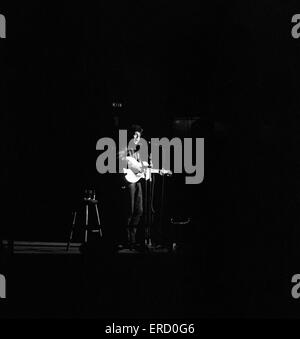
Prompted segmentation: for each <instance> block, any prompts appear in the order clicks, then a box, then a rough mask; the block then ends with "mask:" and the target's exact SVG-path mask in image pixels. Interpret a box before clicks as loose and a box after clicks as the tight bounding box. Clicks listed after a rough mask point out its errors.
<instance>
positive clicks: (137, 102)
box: [0, 0, 300, 316]
mask: <svg viewBox="0 0 300 339" xmlns="http://www.w3.org/2000/svg"><path fill="white" fill-rule="evenodd" d="M1 6H2V5H1ZM299 10H300V8H299V6H297V4H296V2H295V1H290V2H288V1H279V0H277V1H271V0H264V1H235V2H234V1H229V2H228V1H210V2H209V3H205V4H204V3H202V2H198V5H197V6H196V5H194V4H192V3H183V2H179V3H177V4H176V3H174V2H171V1H160V2H159V3H156V4H154V3H150V2H140V1H130V2H126V1H118V2H117V1H106V2H105V1H101V2H99V3H98V4H96V3H93V4H87V3H80V2H79V3H76V2H73V3H72V4H64V3H60V4H59V5H57V6H55V5H53V4H50V3H49V2H48V3H44V2H43V3H40V4H35V3H32V2H31V3H29V2H26V3H20V4H19V5H18V6H12V5H11V4H10V5H7V6H5V5H3V7H0V13H2V14H4V15H5V16H6V18H7V39H5V40H4V39H2V40H1V41H0V48H1V49H0V60H1V63H0V67H1V68H0V72H1V73H0V74H1V75H0V85H1V113H2V114H1V151H2V164H1V178H0V184H1V192H2V198H3V204H2V207H3V209H2V213H1V228H2V232H3V234H4V235H5V237H11V238H14V239H15V240H43V241H54V240H55V241H66V239H67V236H68V231H69V227H70V223H71V213H72V211H73V209H74V204H75V203H76V201H77V199H78V197H80V196H81V194H82V192H83V190H84V188H85V187H87V186H93V187H96V189H97V195H98V197H99V199H100V201H101V202H102V205H101V207H102V209H101V213H102V214H103V218H104V221H105V225H106V227H107V229H108V230H109V233H110V236H111V237H112V238H113V237H114V234H116V233H115V230H116V229H117V228H118V227H120V220H119V219H118V211H119V210H120V205H119V203H118V199H119V198H118V197H119V192H118V186H117V184H116V180H115V177H114V176H113V175H100V174H98V173H97V171H96V167H95V163H96V158H97V156H98V154H99V153H98V152H97V151H96V147H95V146H96V142H97V140H98V139H99V138H101V137H104V136H105V137H107V136H108V137H109V136H112V135H115V133H116V130H117V126H116V121H119V126H124V127H125V126H126V125H127V124H130V123H132V122H136V123H140V124H141V125H142V126H143V127H144V129H145V132H146V135H147V136H148V137H162V136H169V137H171V136H176V135H179V136H180V133H184V134H185V135H186V136H193V137H204V138H205V179H204V182H203V183H201V184H200V185H191V186H188V187H187V185H184V184H183V179H182V178H172V179H170V180H169V182H168V186H167V196H168V206H169V207H168V213H169V215H173V214H179V215H181V216H182V215H184V216H191V217H192V218H193V225H192V226H191V229H190V230H188V231H187V232H188V233H189V237H190V241H191V243H192V247H193V249H194V250H195V257H196V256H197V254H199V252H201V253H202V254H201V258H203V257H204V258H205V265H206V267H207V271H206V276H205V279H207V280H208V281H210V279H211V281H218V284H219V285H220V286H226V287H228V289H230V288H232V294H231V295H228V299H230V300H232V303H236V304H238V305H239V307H240V308H239V310H243V311H241V312H245V313H247V312H249V314H254V315H260V314H263V315H264V316H270V315H271V316H272V315H279V316H287V315H293V316H294V315H297V314H299V305H297V301H295V300H292V299H291V296H290V288H291V283H290V279H291V276H292V275H293V274H295V273H298V271H299V269H300V267H299V264H298V266H297V262H298V261H297V260H298V258H299V246H300V243H299V242H300V241H299V240H298V239H300V233H299V230H298V227H299V217H298V215H299V213H298V210H299V209H298V203H299V194H298V191H299V190H298V187H299V184H300V180H299V175H298V167H299V166H298V162H299V161H298V159H299V155H298V141H299V136H298V132H299V131H298V130H299V127H298V126H299V124H298V117H299V109H300V102H299V95H298V87H297V86H298V75H299V74H300V69H299V65H300V63H299V60H300V59H299V56H300V55H299V52H300V40H299V41H297V40H294V39H293V38H292V36H291V33H290V32H291V28H292V23H291V17H292V16H293V15H294V14H296V13H297V12H299ZM113 102H122V104H123V106H122V108H114V107H113V106H112V103H113ZM115 117H118V120H116V118H115ZM178 117H180V118H181V119H183V120H184V119H186V120H187V121H189V120H190V119H192V120H193V119H194V120H196V122H195V123H194V124H193V125H192V128H191V129H190V130H182V131H181V132H180V131H178V130H174V129H173V127H172V126H174V120H176V119H177V118H178ZM172 183H173V184H172ZM203 253H204V254H203ZM202 255H203V256H202ZM195 274H196V273H195ZM233 287H234V288H233ZM220 293H222V292H220Z"/></svg>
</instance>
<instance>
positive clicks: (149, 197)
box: [145, 142, 153, 248]
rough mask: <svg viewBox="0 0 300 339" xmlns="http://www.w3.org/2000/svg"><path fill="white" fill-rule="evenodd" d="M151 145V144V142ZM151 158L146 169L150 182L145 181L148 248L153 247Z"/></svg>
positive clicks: (146, 243) (146, 238)
mask: <svg viewBox="0 0 300 339" xmlns="http://www.w3.org/2000/svg"><path fill="white" fill-rule="evenodd" d="M149 143H150V142H149ZM150 163H151V156H148V165H149V166H148V167H147V169H146V171H147V173H146V178H147V176H148V177H149V179H148V180H146V181H145V200H146V201H145V208H146V213H145V214H146V218H145V219H146V225H145V226H146V227H145V245H146V247H147V248H149V247H152V240H151V226H152V212H151V207H152V206H151V205H152V194H153V192H152V173H151V166H150Z"/></svg>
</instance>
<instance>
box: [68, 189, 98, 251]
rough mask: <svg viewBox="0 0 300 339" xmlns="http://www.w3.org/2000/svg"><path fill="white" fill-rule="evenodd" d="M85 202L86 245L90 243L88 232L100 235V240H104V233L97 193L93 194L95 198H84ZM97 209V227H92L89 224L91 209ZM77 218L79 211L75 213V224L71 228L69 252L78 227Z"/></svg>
mask: <svg viewBox="0 0 300 339" xmlns="http://www.w3.org/2000/svg"><path fill="white" fill-rule="evenodd" d="M84 202H85V225H84V243H87V241H88V232H98V233H99V235H100V238H102V236H103V233H102V226H101V222H100V216H99V210H98V200H96V196H95V193H94V194H93V197H90V196H89V197H85V198H84ZM93 206H94V208H95V211H96V216H97V225H96V226H91V225H90V224H89V213H90V209H89V208H90V207H93ZM76 218H77V211H74V212H73V222H72V227H71V232H70V235H69V240H68V243H67V249H66V250H67V251H68V250H69V247H70V243H71V241H72V239H73V233H74V229H75V226H76Z"/></svg>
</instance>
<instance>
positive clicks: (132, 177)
mask: <svg viewBox="0 0 300 339" xmlns="http://www.w3.org/2000/svg"><path fill="white" fill-rule="evenodd" d="M126 160H127V161H128V166H129V167H131V168H123V172H124V173H125V179H126V180H127V181H128V182H129V183H131V184H134V183H136V182H138V181H139V180H140V179H141V178H144V179H146V180H149V179H150V177H151V173H159V174H168V175H171V174H172V172H171V171H168V170H164V169H162V170H159V169H153V168H149V167H148V166H149V165H148V163H147V162H145V161H143V162H142V163H140V162H138V161H137V160H136V159H134V158H133V157H126Z"/></svg>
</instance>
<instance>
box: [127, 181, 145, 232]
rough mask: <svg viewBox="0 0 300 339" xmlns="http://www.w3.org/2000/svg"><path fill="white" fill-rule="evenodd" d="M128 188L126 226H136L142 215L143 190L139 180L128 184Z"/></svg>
mask: <svg viewBox="0 0 300 339" xmlns="http://www.w3.org/2000/svg"><path fill="white" fill-rule="evenodd" d="M127 190H128V218H127V227H134V228H136V227H137V226H138V224H139V222H140V219H141V217H142V215H143V192H142V184H141V183H140V182H137V183H134V184H129V185H128V187H127Z"/></svg>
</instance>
